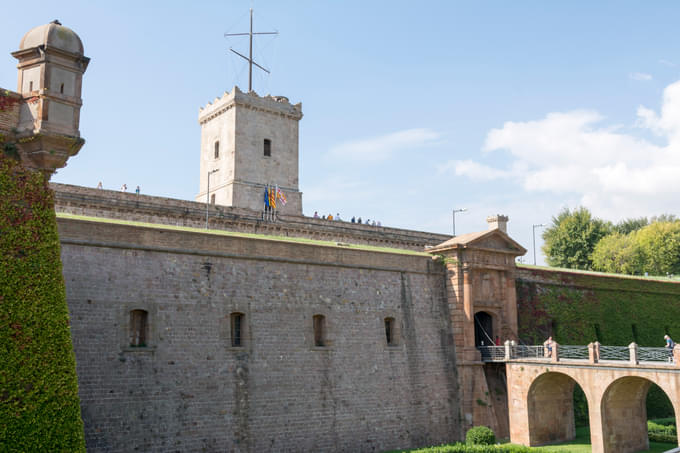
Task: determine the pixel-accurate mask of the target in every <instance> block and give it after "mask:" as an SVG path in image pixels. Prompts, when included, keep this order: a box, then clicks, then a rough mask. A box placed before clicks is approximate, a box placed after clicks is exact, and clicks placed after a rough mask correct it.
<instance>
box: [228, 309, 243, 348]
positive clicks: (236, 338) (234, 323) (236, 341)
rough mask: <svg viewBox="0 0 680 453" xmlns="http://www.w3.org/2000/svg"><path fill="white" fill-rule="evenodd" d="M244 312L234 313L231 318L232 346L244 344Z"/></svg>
mask: <svg viewBox="0 0 680 453" xmlns="http://www.w3.org/2000/svg"><path fill="white" fill-rule="evenodd" d="M243 317H244V315H243V313H232V314H231V315H230V318H231V346H232V347H234V348H240V347H241V346H243Z"/></svg>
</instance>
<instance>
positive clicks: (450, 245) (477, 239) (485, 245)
mask: <svg viewBox="0 0 680 453" xmlns="http://www.w3.org/2000/svg"><path fill="white" fill-rule="evenodd" d="M460 248H463V249H487V250H493V251H498V252H501V253H508V254H511V255H515V256H520V255H524V254H525V253H526V252H527V251H526V249H525V248H524V247H522V246H521V245H520V244H519V243H518V242H516V241H515V240H513V239H512V238H511V237H510V236H508V235H507V233H504V232H503V231H501V230H499V229H493V230H487V231H480V232H478V233H468V234H463V235H461V236H456V237H454V238H451V239H449V240H448V241H446V242H443V243H441V244H439V245H437V246H435V247H433V248H431V249H429V250H428V251H429V252H431V253H440V252H443V251H446V250H451V249H460Z"/></svg>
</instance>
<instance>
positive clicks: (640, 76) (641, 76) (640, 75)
mask: <svg viewBox="0 0 680 453" xmlns="http://www.w3.org/2000/svg"><path fill="white" fill-rule="evenodd" d="M628 77H630V78H631V79H633V80H641V81H645V82H646V81H648V80H652V75H651V74H647V73H645V72H631V73H630V74H628Z"/></svg>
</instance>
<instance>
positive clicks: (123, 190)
mask: <svg viewBox="0 0 680 453" xmlns="http://www.w3.org/2000/svg"><path fill="white" fill-rule="evenodd" d="M120 191H121V192H127V184H123V185H122V186H120Z"/></svg>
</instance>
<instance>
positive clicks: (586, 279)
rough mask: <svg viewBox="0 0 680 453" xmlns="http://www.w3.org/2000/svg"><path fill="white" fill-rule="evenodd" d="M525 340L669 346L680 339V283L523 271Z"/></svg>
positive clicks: (518, 285) (520, 278) (520, 274)
mask: <svg viewBox="0 0 680 453" xmlns="http://www.w3.org/2000/svg"><path fill="white" fill-rule="evenodd" d="M516 276H517V280H516V288H517V289H516V291H517V306H518V320H519V336H520V338H521V339H522V340H524V341H526V342H531V343H533V344H540V343H542V342H543V341H545V339H546V338H547V337H548V336H549V335H552V336H553V337H554V338H555V341H557V342H558V343H563V344H588V343H590V342H592V341H596V340H597V341H600V343H602V344H607V345H621V346H626V345H628V344H630V343H632V342H633V341H634V342H636V343H638V344H640V345H642V346H659V347H661V346H663V345H664V340H663V336H664V334H665V333H669V334H670V335H671V336H672V337H674V338H676V337H677V338H680V283H679V282H677V281H676V282H673V281H669V280H661V279H660V280H653V279H646V278H640V277H632V276H625V275H615V274H601V273H595V272H584V271H569V270H558V269H547V268H536V267H529V266H518V267H517V274H516Z"/></svg>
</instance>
